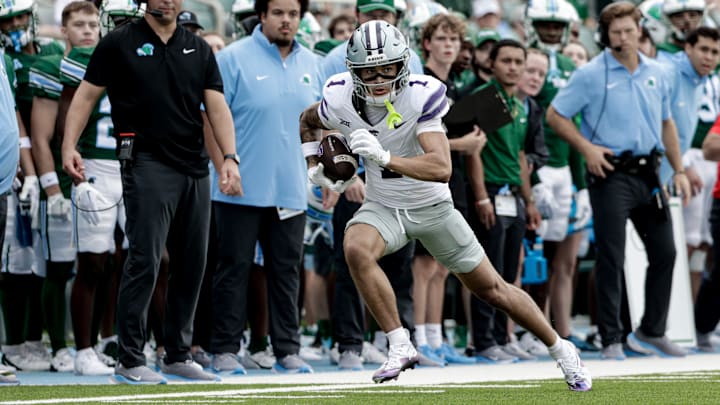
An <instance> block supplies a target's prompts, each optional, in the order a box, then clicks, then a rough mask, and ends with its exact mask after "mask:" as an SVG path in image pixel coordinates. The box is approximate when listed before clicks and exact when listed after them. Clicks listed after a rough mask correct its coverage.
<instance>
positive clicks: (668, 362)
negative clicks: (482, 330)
mask: <svg viewBox="0 0 720 405" xmlns="http://www.w3.org/2000/svg"><path fill="white" fill-rule="evenodd" d="M587 365H588V367H590V369H591V370H592V372H593V375H594V376H595V377H594V383H593V390H592V391H591V392H589V393H576V392H570V391H569V390H568V389H567V386H566V385H565V383H564V382H563V381H562V377H561V376H562V373H561V372H560V370H558V369H556V368H555V367H554V365H553V363H552V362H549V361H540V362H526V363H516V364H510V365H496V366H488V365H475V366H454V367H447V368H445V369H434V368H420V369H417V370H409V371H407V372H405V373H403V374H402V375H401V376H400V379H399V380H398V381H393V382H389V383H385V384H381V385H376V384H372V383H370V382H369V378H370V375H371V374H372V371H371V370H372V369H371V368H368V369H367V370H365V371H359V372H318V373H315V374H311V375H284V376H279V375H271V374H268V375H248V376H239V377H226V378H224V380H223V383H220V384H211V385H207V384H203V385H199V384H182V383H180V382H178V381H171V383H170V384H168V385H166V386H118V385H109V384H104V385H44V386H17V387H2V388H0V405H5V404H60V403H72V404H81V403H82V404H87V403H92V404H100V403H105V404H107V403H115V404H164V403H186V404H226V403H227V404H233V403H250V404H254V403H263V404H266V403H267V404H285V403H292V404H335V403H337V404H357V403H364V404H398V403H403V405H406V404H465V403H467V404H470V403H484V402H489V403H522V404H525V403H538V404H545V403H548V404H549V403H553V404H565V403H567V404H613V405H624V404H665V403H672V404H718V403H720V354H713V355H692V356H688V357H686V358H683V359H664V358H662V359H661V358H631V359H628V360H626V361H601V360H590V361H588V362H587ZM23 374H24V373H20V375H19V377H20V378H21V380H22V379H23ZM56 374H57V373H56ZM75 378H77V379H78V382H81V381H83V380H82V378H81V377H75Z"/></svg>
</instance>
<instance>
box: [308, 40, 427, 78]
mask: <svg viewBox="0 0 720 405" xmlns="http://www.w3.org/2000/svg"><path fill="white" fill-rule="evenodd" d="M347 44H348V41H345V42H343V43H342V44H340V45H338V46H336V47H335V48H333V49H332V50H331V51H330V53H328V54H327V55H326V56H325V58H323V59H322V74H323V83H325V81H327V79H328V78H330V76H332V75H335V74H338V73H342V72H347V64H345V57H346V56H347ZM408 64H409V65H410V66H409V67H410V73H412V74H416V75H421V74H424V72H423V65H422V62H421V61H420V57H419V56H418V55H417V54H416V53H415V52H413V51H412V50H411V51H410V62H409V63H408Z"/></svg>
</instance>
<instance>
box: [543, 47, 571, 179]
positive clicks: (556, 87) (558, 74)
mask: <svg viewBox="0 0 720 405" xmlns="http://www.w3.org/2000/svg"><path fill="white" fill-rule="evenodd" d="M554 56H555V57H553V55H550V66H549V68H548V74H547V78H546V79H545V84H544V85H543V88H542V90H540V94H538V95H537V97H535V100H536V101H537V102H538V104H540V106H541V107H542V108H544V109H545V110H546V111H547V109H548V107H549V106H550V103H551V102H552V100H553V98H555V95H556V94H557V93H558V92H559V91H560V89H561V88H563V87H565V86H567V83H568V80H569V79H570V75H571V74H572V72H573V71H574V70H575V64H574V63H573V62H572V60H570V59H569V58H568V57H566V56H564V55H561V54H555V55H554ZM543 130H544V133H545V144H546V145H547V148H548V152H549V153H550V158H549V159H548V162H547V165H548V166H550V167H564V166H567V165H568V163H569V161H568V156H569V155H570V145H569V144H568V143H567V142H565V141H564V140H563V139H561V138H560V137H559V136H558V135H557V134H556V133H555V131H553V129H552V128H550V126H548V125H547V121H546V120H545V118H544V117H543Z"/></svg>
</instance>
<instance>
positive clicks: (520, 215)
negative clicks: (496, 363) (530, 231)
mask: <svg viewBox="0 0 720 405" xmlns="http://www.w3.org/2000/svg"><path fill="white" fill-rule="evenodd" d="M485 188H486V190H487V193H488V198H490V200H491V201H492V204H493V206H494V205H495V195H497V193H498V190H499V189H500V187H498V186H496V185H491V184H486V185H485ZM472 195H474V194H473V193H472V192H468V196H472ZM513 198H515V203H516V206H517V215H516V216H514V217H509V216H501V215H495V225H494V226H493V227H491V228H490V229H488V228H486V227H485V225H483V224H482V223H480V219H479V218H478V215H477V211H475V210H474V208H473V211H472V213H471V214H470V226H471V227H472V228H473V230H474V231H475V235H476V236H477V238H478V241H479V242H480V244H481V245H482V246H483V248H484V249H485V254H486V255H487V257H488V260H490V263H492V265H493V267H495V270H496V271H497V272H498V273H499V274H500V276H502V278H503V280H505V281H506V282H508V283H513V282H515V278H516V277H517V271H518V260H519V259H520V249H521V248H522V239H523V237H524V236H525V205H524V204H523V202H522V201H521V199H520V198H519V197H518V196H513ZM470 313H471V314H472V333H473V344H474V346H475V350H476V351H477V352H480V351H483V350H485V349H487V348H490V347H492V346H495V345H498V344H499V345H504V344H506V343H507V342H508V331H507V323H508V318H507V315H506V314H505V313H504V312H502V311H498V310H496V309H495V307H493V306H491V305H489V304H488V303H486V302H485V301H483V300H481V299H479V298H478V297H476V296H475V295H473V296H472V298H471V299H470Z"/></svg>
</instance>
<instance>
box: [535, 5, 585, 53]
mask: <svg viewBox="0 0 720 405" xmlns="http://www.w3.org/2000/svg"><path fill="white" fill-rule="evenodd" d="M545 21H552V22H559V23H563V24H565V28H564V30H563V34H562V38H561V40H560V42H559V43H557V44H547V43H544V42H542V40H541V39H540V35H539V34H538V32H537V30H536V29H535V23H537V22H545ZM577 21H580V18H579V16H578V13H577V10H576V9H575V7H574V6H573V5H572V4H570V3H569V2H567V1H566V0H529V2H528V5H527V8H526V9H525V32H526V35H527V43H528V44H530V45H531V46H537V47H539V48H541V49H547V50H550V49H552V50H556V51H558V50H560V48H562V47H563V46H565V45H566V44H567V41H568V39H569V38H570V26H571V24H572V23H573V22H577Z"/></svg>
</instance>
